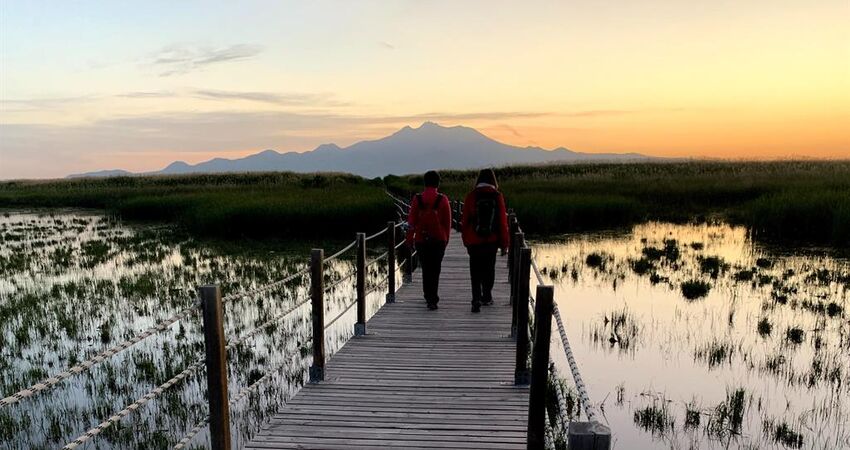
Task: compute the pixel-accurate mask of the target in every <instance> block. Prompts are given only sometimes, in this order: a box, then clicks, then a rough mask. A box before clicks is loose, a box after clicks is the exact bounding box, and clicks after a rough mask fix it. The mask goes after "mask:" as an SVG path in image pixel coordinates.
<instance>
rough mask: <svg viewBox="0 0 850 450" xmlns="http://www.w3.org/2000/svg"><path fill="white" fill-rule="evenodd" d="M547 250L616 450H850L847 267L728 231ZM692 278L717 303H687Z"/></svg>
mask: <svg viewBox="0 0 850 450" xmlns="http://www.w3.org/2000/svg"><path fill="white" fill-rule="evenodd" d="M534 252H535V259H536V261H537V262H538V264H539V265H540V267H541V268H542V269H543V270H544V271H545V273H546V275H544V277H545V278H546V280H547V283H553V284H555V286H556V293H555V295H556V301H557V302H558V305H559V308H560V310H561V311H562V314H563V316H564V320H565V325H566V329H567V334H568V337H569V339H570V342H571V345H572V348H573V351H574V353H575V356H576V358H577V360H578V364H579V366H580V368H581V372H582V375H583V377H584V379H585V382H586V383H587V385H588V389H589V391H590V395H591V400H592V403H594V404H597V405H600V407H601V408H602V409H603V410H604V417H605V422H607V423H608V424H609V426H610V427H611V429H612V430H613V433H614V440H615V445H614V448H620V449H656V448H673V449H697V448H699V449H720V448H741V449H772V448H812V449H836V448H850V425H848V424H850V397H848V394H850V322H848V317H850V315H848V308H850V300H848V290H850V264H848V261H847V260H844V259H838V258H834V257H830V256H828V255H827V254H825V253H824V252H818V251H810V252H806V254H797V255H793V254H791V255H789V254H787V252H784V251H777V249H771V248H763V247H760V246H758V245H755V244H754V243H753V241H752V240H750V239H749V237H748V234H747V230H746V229H744V228H741V227H733V226H728V225H725V224H702V225H673V224H667V223H648V224H644V225H640V226H636V227H634V229H633V230H632V231H631V232H630V233H623V234H585V235H578V236H570V237H568V238H566V239H565V240H564V241H563V242H559V243H538V244H536V245H535V246H534ZM591 255H592V256H591ZM589 256H590V257H589ZM711 257H718V258H719V259H713V258H711ZM688 281H699V282H702V283H706V284H707V286H708V289H709V290H708V292H707V294H706V295H704V296H697V297H696V298H692V299H687V298H686V297H685V293H684V292H683V290H682V284H683V283H685V282H688ZM697 290H699V289H697ZM688 294H689V295H691V296H692V297H693V296H694V295H697V294H699V292H697V293H696V294H691V293H690V292H688ZM553 333H556V334H557V329H556V328H553ZM554 342H555V345H553V357H554V359H555V362H556V367H557V368H558V371H559V374H560V375H561V376H562V377H564V378H566V379H568V380H569V382H568V384H569V385H571V384H572V381H571V377H570V372H569V369H568V366H567V364H566V360H565V358H564V357H563V349H562V348H561V346H560V340H559V339H558V338H554ZM688 411H690V412H688Z"/></svg>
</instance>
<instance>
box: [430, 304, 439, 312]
mask: <svg viewBox="0 0 850 450" xmlns="http://www.w3.org/2000/svg"><path fill="white" fill-rule="evenodd" d="M437 308H438V306H437V304H436V303H428V309H429V310H431V311H433V310H435V309H437Z"/></svg>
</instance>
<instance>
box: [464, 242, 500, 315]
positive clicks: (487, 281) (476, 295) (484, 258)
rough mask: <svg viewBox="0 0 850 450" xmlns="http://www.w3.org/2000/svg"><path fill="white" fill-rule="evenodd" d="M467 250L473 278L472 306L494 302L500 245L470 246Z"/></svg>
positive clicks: (470, 273) (470, 272)
mask: <svg viewBox="0 0 850 450" xmlns="http://www.w3.org/2000/svg"><path fill="white" fill-rule="evenodd" d="M466 250H467V252H469V275H470V278H472V305H473V306H477V305H480V304H481V303H482V302H483V303H489V302H491V301H493V294H492V292H493V282H494V281H495V279H496V252H497V251H498V245H497V244H495V243H492V244H479V245H470V246H469V247H467V248H466Z"/></svg>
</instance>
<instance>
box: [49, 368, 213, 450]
mask: <svg viewBox="0 0 850 450" xmlns="http://www.w3.org/2000/svg"><path fill="white" fill-rule="evenodd" d="M204 362H205V361H204V360H203V359H201V360H198V361H197V362H195V363H194V364H192V365H191V366H189V367H187V368H186V369H185V370H183V371H182V372H180V373H178V374H177V375H175V376H174V377H172V378H171V379H170V380H168V381H166V382H165V383H162V384H161V385H159V386H157V387H156V388H154V389H153V390H151V391H150V392H148V393H147V394H145V395H144V396H143V397H141V398H139V399H138V400H136V401H135V402H133V403H131V404H129V405H127V406H126V407H125V408H124V409H122V410H121V411H118V412H117V413H115V414H113V415H112V416H110V417H109V418H108V419H106V420H104V421H103V422H101V423H100V424H99V425H97V426H96V427H94V428H92V429H90V430H88V431H86V432H85V433H83V434H82V435H80V436H79V437H77V438H76V439H74V440H73V441H71V442H69V443H68V444H66V445H65V446H64V447H62V450H71V449H75V448H77V447H79V446H80V445H82V444H84V443H86V442H87V441H89V440H90V439H91V438H93V437H95V436H97V435H98V434H100V433H101V432H103V430H106V429H107V428H109V427H110V426H112V425H113V424H115V423H118V422H119V421H120V420H121V419H123V418H124V417H126V416H128V415H130V413H132V412H133V411H135V410H137V409H139V407H140V406H142V405H144V404H145V403H147V402H149V401H151V400H153V399H155V398H157V397H159V395H160V394H162V393H163V392H165V391H166V390H168V389H169V388H170V387H172V386H174V385H175V384H177V383H179V382H180V381H182V380H183V379H184V378H186V377H188V376H189V375H192V374H193V373H195V372H197V371H198V369H200V368H201V367H203V365H204Z"/></svg>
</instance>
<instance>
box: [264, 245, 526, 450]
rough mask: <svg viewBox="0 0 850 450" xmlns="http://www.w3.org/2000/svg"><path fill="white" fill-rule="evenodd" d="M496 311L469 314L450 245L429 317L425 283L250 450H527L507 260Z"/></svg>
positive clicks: (384, 314)
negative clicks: (516, 382) (512, 334)
mask: <svg viewBox="0 0 850 450" xmlns="http://www.w3.org/2000/svg"><path fill="white" fill-rule="evenodd" d="M496 264H497V265H496V286H495V288H494V290H493V298H494V305H493V306H484V307H482V308H481V312H480V313H478V314H473V313H471V312H470V306H471V303H470V301H471V293H470V286H469V283H470V282H469V269H468V259H467V255H466V250H465V249H464V247H463V244H462V243H461V242H460V236H459V235H458V234H457V233H454V234H453V235H452V239H451V241H450V243H449V247H448V249H447V251H446V257H445V260H444V261H443V272H442V276H441V279H440V304H439V307H440V308H439V309H438V310H436V311H429V310H428V309H427V308H426V306H425V301H424V300H423V299H422V286H421V284H420V282H419V281H420V277H419V273H418V272H417V273H415V274H414V281H413V283H407V284H405V285H404V286H403V287H402V288H401V289H400V290H399V291H398V292H397V293H396V303H390V304H386V305H384V307H383V308H381V309H380V310H379V311H378V312H377V313H376V314H375V315H374V316H373V317H372V318H371V320H369V322H368V334H367V335H366V336H360V337H354V338H352V339H351V340H350V341H349V342H348V343H347V344H346V345H345V346H343V347H342V348H341V349H340V350H339V352H337V353H336V354H335V355H334V356H333V357H332V358H331V359H330V360H329V361H328V363H327V365H326V368H325V370H326V372H325V381H324V382H321V383H317V384H308V385H306V386H304V388H303V389H302V390H301V391H300V392H299V393H298V394H297V395H296V396H295V397H294V398H293V399H292V400H291V401H290V402H289V403H288V404H287V405H286V406H285V407H284V409H283V410H282V411H280V412H279V413H278V414H276V415H275V416H274V417H273V418H272V419H271V421H270V422H269V423H268V424H267V425H266V426H264V427H263V429H262V430H261V431H260V432H259V433H258V435H257V436H255V437H254V439H253V440H252V441H251V442H250V443H249V444H248V445H247V448H252V449H296V448H297V449H377V448H380V449H391V448H398V449H406V450H412V449H431V448H458V449H460V448H464V449H524V448H525V447H526V429H527V428H526V427H527V423H528V420H527V418H528V388H527V387H515V386H514V385H513V380H514V362H515V352H516V344H515V342H514V341H513V340H512V339H511V338H510V328H511V307H510V305H509V298H508V295H509V285H508V281H507V269H506V263H505V260H504V258H499V260H498V262H497V263H496Z"/></svg>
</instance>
